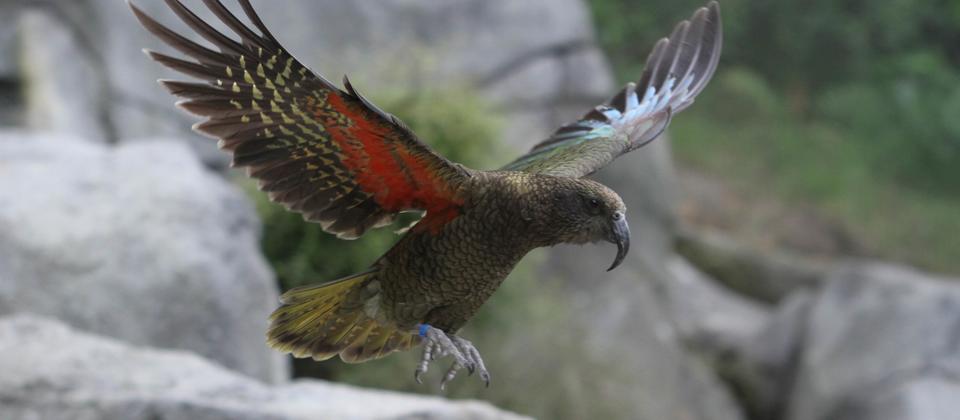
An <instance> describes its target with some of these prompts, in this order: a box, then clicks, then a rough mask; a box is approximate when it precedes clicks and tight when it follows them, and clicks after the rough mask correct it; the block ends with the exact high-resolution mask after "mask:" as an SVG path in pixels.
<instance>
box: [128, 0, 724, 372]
mask: <svg viewBox="0 0 960 420" xmlns="http://www.w3.org/2000/svg"><path fill="white" fill-rule="evenodd" d="M164 1H165V2H166V4H167V5H168V6H169V7H170V8H171V9H172V10H173V12H174V13H175V14H176V15H177V16H178V17H179V18H180V19H181V20H183V21H184V22H185V23H186V24H187V25H188V26H189V27H190V28H191V29H192V30H193V31H195V32H196V33H197V34H199V35H200V36H201V37H203V38H204V39H206V40H207V41H209V42H210V43H211V44H213V45H214V46H215V48H216V49H211V48H208V47H206V46H203V45H201V44H198V43H196V42H194V41H191V40H190V39H188V38H185V37H183V36H181V35H179V34H177V33H176V32H174V31H172V30H170V29H168V28H167V27H165V26H164V25H162V24H160V23H159V22H157V21H156V20H154V19H153V18H151V17H150V16H148V15H147V14H145V13H144V12H143V11H141V10H140V9H138V8H137V7H136V6H134V5H133V4H131V8H132V9H133V12H134V14H135V15H136V17H137V19H138V20H139V21H140V23H142V24H143V26H144V27H145V28H146V29H147V30H149V31H150V32H151V33H153V34H154V35H155V36H157V37H158V38H160V39H161V40H162V41H164V42H165V43H166V44H168V45H170V46H171V47H173V48H174V49H176V50H177V51H179V52H180V53H181V54H183V55H185V56H186V57H187V58H188V59H183V58H177V57H173V56H170V55H166V54H162V53H158V52H153V51H148V52H147V53H148V55H149V56H150V57H151V58H153V59H154V60H156V61H158V62H159V63H161V64H163V65H165V66H167V67H170V68H172V69H174V70H177V71H179V72H181V73H184V74H186V75H189V76H193V77H196V78H198V79H201V80H202V81H203V82H201V83H193V82H181V81H167V80H163V81H161V83H162V84H163V86H164V87H166V88H167V89H168V90H169V91H170V92H171V93H173V94H174V95H176V96H179V97H180V98H182V99H183V100H181V101H180V102H178V103H177V105H178V106H180V107H181V108H183V109H185V110H187V111H190V112H191V113H194V114H197V115H200V116H203V117H206V119H205V120H204V121H202V122H200V123H198V124H197V125H195V126H194V129H195V130H197V131H199V132H201V133H203V134H206V135H209V136H212V137H215V138H217V139H219V146H220V148H221V149H223V150H226V151H227V152H229V153H230V154H231V155H232V158H233V160H232V164H233V165H234V166H239V167H246V168H247V172H248V174H249V175H250V176H252V177H254V178H256V179H258V180H259V187H260V188H261V189H262V190H263V191H266V192H267V193H268V195H269V197H270V199H271V200H273V201H276V202H278V203H281V204H283V205H284V206H286V207H287V208H288V209H290V210H292V211H296V212H299V213H302V214H303V216H304V218H305V219H307V220H309V221H313V222H317V223H320V224H321V226H322V227H323V229H324V230H325V231H327V232H330V233H332V234H336V235H337V236H339V237H341V238H357V237H359V236H361V235H363V233H364V232H366V231H367V230H368V229H371V228H376V227H379V226H383V225H387V224H390V223H392V222H393V221H394V220H395V218H396V216H397V214H398V213H400V212H402V211H409V210H420V211H424V212H425V215H424V217H423V219H422V220H420V221H419V222H418V223H417V224H416V225H415V226H414V227H413V228H412V229H410V230H409V231H408V232H407V233H406V234H405V235H404V236H403V237H402V238H401V239H400V240H399V241H398V242H397V244H396V245H394V246H393V248H391V249H390V250H389V251H387V253H386V254H384V255H383V256H382V257H380V258H379V259H378V260H377V261H376V262H374V263H373V265H372V266H371V267H370V269H369V270H367V271H364V272H362V273H359V274H356V275H353V276H349V277H347V278H344V279H340V280H337V281H334V282H330V283H326V284H320V285H316V286H307V287H303V288H298V289H293V290H290V291H288V292H287V293H285V294H284V295H283V296H281V306H280V307H279V308H278V309H277V310H276V311H275V312H274V313H273V315H272V316H271V322H272V323H271V326H270V328H269V331H268V332H267V337H268V342H269V344H270V345H271V346H273V347H274V348H276V349H278V350H280V351H284V352H289V353H292V354H293V355H294V356H296V357H312V358H314V359H316V360H324V359H328V358H331V357H333V356H336V355H339V356H340V357H341V358H342V359H343V360H345V361H347V362H362V361H366V360H371V359H376V358H379V357H383V356H386V355H387V354H390V353H392V352H395V351H400V350H407V349H410V348H412V347H414V346H417V345H421V344H423V345H424V351H423V356H422V358H421V362H420V365H419V366H418V368H417V370H416V372H415V373H416V378H417V380H418V381H419V380H420V375H421V374H422V373H423V372H425V371H426V370H427V367H428V364H429V363H430V362H431V361H433V360H435V359H437V358H439V357H443V356H452V357H453V359H454V362H453V365H452V366H451V367H450V369H449V370H448V371H447V373H446V374H445V375H444V379H443V382H442V383H446V382H447V381H449V380H451V379H453V378H454V376H455V375H456V374H457V372H458V371H459V370H461V369H463V368H466V369H468V370H469V371H470V372H474V371H476V372H478V373H479V375H480V377H481V378H482V379H483V380H484V381H486V382H487V384H489V381H490V375H489V373H488V372H487V369H486V367H485V366H484V364H483V359H482V358H481V357H480V353H479V352H478V351H477V349H476V347H474V346H473V344H471V343H470V342H469V341H467V340H466V339H464V338H462V337H460V336H459V335H457V332H458V331H459V330H460V328H461V327H463V325H464V324H465V323H466V322H467V321H468V320H469V319H470V318H471V317H473V315H474V314H475V313H476V311H477V310H478V309H479V308H480V306H481V305H482V304H483V303H484V302H485V301H486V300H487V298H489V297H490V295H491V294H492V293H493V292H494V291H495V290H496V289H497V288H498V287H499V286H500V283H501V282H502V281H503V280H504V279H505V278H506V277H507V275H508V274H509V273H510V271H511V270H512V269H513V267H514V266H515V265H516V264H517V262H519V261H520V259H521V258H523V256H524V255H526V254H527V253H528V252H529V251H531V250H533V249H535V248H538V247H545V246H552V245H556V244H559V243H581V244H582V243H588V242H597V241H610V242H612V243H615V244H617V247H618V251H617V257H616V259H615V260H614V263H613V265H612V266H611V267H610V268H609V269H611V270H612V269H613V268H615V267H616V266H617V265H619V264H620V263H621V262H622V261H623V259H624V258H625V256H626V254H627V251H628V249H629V245H630V230H629V228H628V225H627V221H626V218H625V211H626V208H625V206H624V204H623V201H622V200H621V199H620V197H619V196H618V195H617V194H616V193H615V192H613V191H612V190H610V189H609V188H607V187H605V186H603V185H601V184H599V183H597V182H595V181H592V180H589V179H585V178H583V177H584V176H586V175H589V174H591V173H593V172H594V171H596V170H598V169H600V168H602V167H603V166H604V165H606V164H607V163H609V162H611V161H612V160H613V159H615V158H617V157H618V156H620V155H622V154H624V153H627V152H630V151H632V150H635V149H637V148H639V147H641V146H643V145H644V144H646V143H648V142H650V141H652V140H653V139H655V138H656V137H657V136H658V135H659V134H660V133H661V132H663V130H664V129H665V128H666V126H667V125H668V124H669V122H670V118H671V117H672V116H673V115H674V114H676V113H677V112H679V111H681V110H683V109H684V108H686V107H687V106H689V105H690V104H691V103H692V102H693V99H694V97H696V95H697V94H698V93H700V91H701V90H703V88H704V87H705V86H706V84H707V82H708V81H709V80H710V78H711V76H712V75H713V72H714V70H715V69H716V66H717V61H718V60H719V57H720V46H721V43H722V42H721V41H722V35H721V33H722V31H721V24H720V10H719V5H718V4H717V3H716V2H715V1H713V2H710V3H709V4H708V5H707V6H706V7H703V8H700V9H698V10H697V11H696V13H694V15H693V17H691V18H690V20H685V21H683V22H681V23H680V24H679V25H677V26H676V28H675V29H674V31H673V33H671V35H670V36H669V37H668V38H663V39H661V40H659V41H658V42H657V43H656V44H655V46H654V48H653V51H652V52H651V53H650V56H649V57H648V59H647V64H646V67H645V69H644V71H643V73H642V75H641V77H640V80H639V81H638V82H636V83H629V84H627V86H626V87H625V88H624V89H623V90H621V91H620V92H619V93H618V94H617V95H616V96H614V97H613V98H612V99H610V100H609V101H608V102H606V103H605V104H603V105H600V106H597V107H596V108H594V109H593V110H590V111H589V112H588V113H587V114H586V115H584V116H583V117H582V118H581V119H580V120H578V121H576V122H574V123H571V124H568V125H565V126H563V127H561V128H560V129H559V130H557V131H556V132H555V133H554V134H553V135H552V136H550V137H549V138H548V139H547V140H544V141H543V142H541V143H539V144H537V145H536V146H535V147H534V148H533V149H532V150H531V151H530V152H529V153H527V154H526V155H524V156H522V157H520V158H519V159H517V160H516V161H514V162H513V163H511V164H509V165H507V166H506V167H504V168H503V169H501V170H497V171H479V170H474V169H469V168H466V167H464V166H462V165H459V164H457V163H454V162H450V161H448V160H447V159H444V158H443V157H442V156H440V155H438V154H437V153H435V152H434V151H433V150H431V149H430V147H429V146H427V145H426V144H425V143H423V142H421V141H420V140H419V139H418V138H417V136H416V135H415V134H414V133H413V132H412V131H411V130H410V129H409V128H407V127H406V126H405V125H404V124H403V123H402V122H401V121H399V120H398V119H397V118H396V117H394V116H392V115H390V114H388V113H386V112H384V111H383V110H381V109H379V108H377V107H376V106H375V105H373V104H372V103H370V102H369V101H367V100H366V99H365V98H364V97H363V96H361V95H360V94H359V93H358V92H357V90H356V89H354V87H353V86H352V85H351V84H350V82H349V80H347V79H346V78H344V89H340V88H338V87H336V86H335V85H333V84H332V83H330V82H329V81H327V80H326V79H324V78H323V77H321V76H319V75H317V74H315V73H313V72H311V71H310V70H309V69H307V67H305V66H304V65H303V64H301V63H300V62H298V61H297V60H296V59H295V58H294V57H293V56H292V55H291V54H290V53H289V52H288V51H286V50H284V49H283V47H282V46H281V45H280V43H279V42H278V41H277V39H276V38H275V37H274V36H273V35H272V34H271V33H270V31H269V30H268V29H267V28H266V26H265V25H264V23H263V22H262V21H261V20H260V18H259V17H258V16H257V14H256V12H255V11H254V9H253V7H252V6H251V4H250V2H249V0H238V2H239V3H240V6H241V8H242V10H243V12H244V14H245V15H246V17H247V19H248V20H249V23H250V24H252V27H251V26H250V25H249V24H247V23H244V22H242V21H241V20H240V19H239V18H238V17H237V16H235V15H234V14H233V13H232V12H231V11H230V10H228V9H227V8H226V7H225V6H224V5H223V4H222V3H221V2H220V1H219V0H203V3H204V5H205V6H206V7H207V8H209V9H210V10H211V11H212V12H213V13H214V15H215V16H216V17H217V18H218V19H219V20H221V21H222V22H223V23H224V24H225V25H226V26H227V27H228V28H230V30H231V31H233V32H234V33H235V35H236V39H235V38H233V37H230V36H227V35H225V34H223V33H221V32H219V31H217V30H216V29H214V28H213V27H212V26H210V25H209V24H208V23H206V22H204V21H203V20H202V19H200V18H199V17H197V16H196V15H195V14H194V13H193V12H192V11H190V9H188V8H186V7H185V6H184V5H183V4H182V3H180V1H178V0H164Z"/></svg>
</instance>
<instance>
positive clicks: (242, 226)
mask: <svg viewBox="0 0 960 420" xmlns="http://www.w3.org/2000/svg"><path fill="white" fill-rule="evenodd" d="M0 184H2V186H3V187H2V188H0V314H10V313H16V312H32V313H37V314H43V315H47V316H52V317H56V318H59V319H62V320H64V321H65V322H67V323H69V324H70V325H72V326H74V327H77V328H81V329H84V330H88V331H93V332H96V333H99V334H103V335H107V336H111V337H117V338H121V339H124V340H126V341H128V342H131V343H135V344H141V345H152V346H158V347H168V348H177V349H185V350H192V351H195V352H197V353H200V354H202V355H204V356H206V357H209V358H211V359H213V360H216V361H218V362H219V363H221V364H223V365H224V366H227V367H229V368H232V369H235V370H237V371H240V372H242V373H246V374H248V375H251V376H253V377H256V378H259V379H262V380H266V381H279V380H282V379H284V378H286V377H287V376H288V369H287V366H286V361H285V360H284V359H283V358H282V357H281V356H280V355H279V353H276V352H272V351H270V350H269V349H268V348H267V347H266V345H265V344H264V331H265V329H266V327H267V316H268V315H269V313H270V311H271V310H272V309H273V307H274V306H275V304H276V300H277V294H278V292H277V287H276V284H275V282H274V279H273V275H272V273H271V272H270V270H269V268H268V267H267V265H266V263H265V261H264V259H263V257H262V256H261V254H260V252H259V248H258V237H259V229H260V225H259V222H258V221H257V219H256V217H255V214H254V212H253V209H252V206H251V205H250V204H249V203H248V202H247V200H246V199H245V197H244V196H243V194H242V193H241V192H240V191H239V190H237V189H236V188H235V187H232V186H231V185H229V184H228V183H227V182H225V181H224V180H223V179H222V178H220V177H219V176H216V175H214V174H212V173H208V172H207V171H206V170H205V169H203V167H202V166H201V165H200V164H199V162H198V161H197V159H196V157H194V155H193V154H192V153H190V151H189V150H187V148H186V147H185V146H183V145H182V143H178V142H171V141H157V142H143V143H134V144H129V145H124V146H121V147H118V148H115V149H114V148H108V147H104V146H100V145H96V144H93V143H87V142H83V141H79V140H77V139H74V138H69V137H65V136H60V137H51V136H44V135H27V134H24V133H15V132H2V133H0Z"/></svg>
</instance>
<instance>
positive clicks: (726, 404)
mask: <svg viewBox="0 0 960 420" xmlns="http://www.w3.org/2000/svg"><path fill="white" fill-rule="evenodd" d="M603 268H604V267H595V269H596V270H597V271H599V272H602V270H603ZM605 277H607V278H603V279H596V280H595V281H596V282H598V284H597V285H596V287H595V288H594V289H593V290H581V291H578V292H576V293H575V294H574V297H575V299H576V300H575V304H574V308H575V310H574V313H576V314H577V317H578V318H579V319H580V320H581V321H580V322H583V326H582V327H579V328H582V330H578V331H582V332H581V334H580V335H579V337H578V339H579V340H582V341H583V343H584V347H585V349H584V351H581V352H578V361H577V363H576V364H577V365H580V366H579V367H577V368H576V369H580V370H581V371H583V373H582V374H581V375H582V376H586V375H595V374H597V373H602V374H603V375H604V376H603V382H602V383H601V384H600V386H601V387H602V388H601V389H604V394H605V395H604V399H605V400H606V401H605V402H606V403H607V404H610V405H612V406H614V407H618V408H619V411H618V412H617V414H615V415H613V417H618V416H622V417H624V418H633V419H650V420H654V419H696V420H737V419H743V418H744V417H743V412H742V410H741V409H740V407H739V406H738V404H737V402H736V400H735V399H734V398H733V396H732V395H731V394H730V392H729V391H728V390H727V388H726V386H725V385H724V384H723V383H722V382H721V381H720V380H719V378H718V377H717V375H716V374H715V373H714V372H713V370H712V369H711V367H710V366H709V365H708V364H707V362H706V361H705V360H704V358H702V357H698V356H696V355H694V354H693V353H691V352H690V351H689V350H688V348H687V346H686V344H685V342H684V341H685V340H684V337H682V335H681V331H680V330H678V326H677V325H676V324H675V323H674V320H673V319H671V317H670V310H671V308H670V305H669V304H668V303H666V299H665V296H664V295H663V294H662V291H660V290H657V285H656V284H653V283H651V282H649V281H644V280H638V278H637V276H636V273H635V272H634V273H631V272H626V271H625V272H623V273H618V274H614V275H613V276H605ZM641 278H643V277H641ZM600 282H602V283H600ZM599 367H603V368H605V370H604V369H602V368H599ZM566 370H571V368H566ZM580 417H581V418H584V417H590V413H584V416H580ZM573 418H576V417H573Z"/></svg>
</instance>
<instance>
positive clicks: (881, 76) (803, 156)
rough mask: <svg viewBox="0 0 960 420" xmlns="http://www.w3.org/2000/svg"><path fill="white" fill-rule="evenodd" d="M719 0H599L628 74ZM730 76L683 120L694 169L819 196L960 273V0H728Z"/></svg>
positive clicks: (604, 26) (844, 216)
mask: <svg viewBox="0 0 960 420" xmlns="http://www.w3.org/2000/svg"><path fill="white" fill-rule="evenodd" d="M704 3H705V0H679V1H677V0H651V1H648V2H645V3H644V4H643V7H639V6H638V5H637V4H636V3H635V2H633V1H630V0H590V4H591V6H592V9H593V12H594V16H595V18H596V21H597V27H598V32H599V39H600V41H601V43H602V44H603V47H604V48H605V49H606V50H607V52H608V53H609V55H610V56H611V57H612V59H613V62H614V64H615V69H616V70H617V73H618V77H619V78H620V79H621V80H623V81H627V80H633V79H636V78H637V77H638V76H639V71H640V69H641V68H642V63H643V61H644V60H645V59H646V54H647V48H649V46H650V45H652V43H653V40H655V39H656V38H659V37H661V36H663V35H664V34H666V33H668V32H669V30H670V29H671V25H673V24H675V22H676V20H677V19H679V18H682V17H686V16H688V15H689V13H690V12H691V11H692V10H694V9H695V8H696V7H698V6H700V5H702V4H704ZM722 6H723V10H722V13H723V17H724V37H725V38H724V52H723V57H722V59H721V63H720V67H719V70H718V74H717V76H716V80H714V82H713V83H711V85H710V87H709V88H708V89H707V90H706V91H705V92H704V94H703V95H702V96H701V98H699V99H698V101H697V104H696V105H695V106H693V107H692V108H690V110H689V111H687V112H685V113H684V114H683V115H682V117H680V118H677V119H676V120H675V121H674V123H673V125H672V128H673V132H674V139H675V140H676V141H675V142H674V147H675V150H676V152H677V155H678V157H679V158H680V159H681V160H682V161H683V162H686V163H687V164H692V165H695V166H699V167H701V168H705V169H707V170H708V171H711V172H715V173H722V174H725V176H726V177H727V178H728V179H730V180H732V181H734V182H735V183H736V184H739V186H740V187H742V188H745V189H747V190H752V191H757V192H762V193H774V194H778V195H780V196H781V197H782V198H783V199H784V200H787V201H791V200H792V201H804V202H811V203H813V204H814V205H816V206H817V207H819V208H821V209H823V210H825V211H827V212H829V213H832V214H834V215H836V216H838V217H839V218H840V219H841V220H843V221H845V222H846V223H847V225H848V226H847V227H848V228H849V229H850V230H851V231H853V232H855V233H857V234H858V235H859V237H860V238H861V239H862V240H865V241H866V242H867V245H868V247H869V248H870V249H871V250H872V251H874V252H876V253H877V254H879V255H880V256H885V257H891V258H898V259H902V260H906V261H908V262H912V263H915V264H918V265H921V266H923V267H927V268H931V269H938V270H945V271H953V272H960V262H958V261H957V260H956V257H955V250H956V249H958V245H960V244H958V241H957V239H956V235H955V234H952V233H951V232H953V231H955V228H952V226H953V225H955V224H956V221H955V220H956V216H955V210H952V211H951V210H950V208H951V207H954V208H956V207H955V206H957V205H960V3H957V2H953V1H948V0H933V1H920V0H891V1H884V2H872V1H867V0H841V1H835V0H811V1H803V2H801V1H796V0H772V1H746V0H726V1H723V2H722Z"/></svg>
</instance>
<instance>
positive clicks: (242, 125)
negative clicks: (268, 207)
mask: <svg viewBox="0 0 960 420" xmlns="http://www.w3.org/2000/svg"><path fill="white" fill-rule="evenodd" d="M238 1H239V3H240V6H241V8H242V9H243V11H244V14H246V17H247V19H248V20H249V21H250V22H251V23H252V24H253V27H254V28H255V29H256V30H254V28H251V27H249V26H248V25H246V24H244V23H243V22H242V21H241V20H240V19H239V18H237V16H235V15H234V14H233V13H231V12H230V11H229V10H228V9H227V8H226V7H225V6H224V5H223V3H221V2H220V0H203V3H204V5H205V6H206V7H207V8H208V9H210V10H211V11H212V12H213V14H214V15H215V16H216V17H217V18H218V19H219V20H220V21H222V22H223V23H224V24H225V25H226V26H227V27H228V28H229V29H230V31H232V32H233V33H234V34H235V35H236V36H238V37H239V40H235V39H233V38H231V37H230V36H227V35H225V34H223V33H221V32H219V31H218V30H216V29H215V28H214V27H212V26H211V25H210V24H208V23H207V22H205V21H204V20H203V19H201V18H200V17H198V16H197V15H196V14H195V13H193V12H192V11H191V10H190V9H188V8H187V7H186V6H184V5H183V4H182V3H181V2H180V0H164V2H165V3H166V4H167V6H168V7H170V9H171V10H173V12H174V14H176V15H177V17H179V18H180V20H182V21H183V22H184V23H186V24H187V26H188V27H189V28H190V29H192V30H193V31H194V32H196V33H197V34H198V35H200V36H201V37H202V38H204V39H205V40H207V41H209V42H210V43H211V44H212V45H213V46H214V47H216V48H217V50H214V49H211V48H208V47H205V46H202V45H200V44H197V43H196V42H194V41H192V40H190V39H188V38H186V37H184V36H182V35H180V34H178V33H176V32H174V31H172V30H170V29H169V28H167V27H166V26H164V25H162V24H160V23H159V22H157V21H156V20H155V19H153V18H151V17H150V16H148V15H146V14H145V13H143V11H141V10H140V9H139V8H137V7H136V6H134V5H133V4H130V7H131V9H132V10H133V13H134V15H135V16H136V17H137V19H138V20H139V21H140V22H141V23H142V24H143V26H144V27H145V28H146V29H147V30H148V31H150V32H151V33H153V34H154V35H155V36H157V37H158V38H159V39H160V40H162V41H164V42H165V43H166V44H168V45H170V46H171V47H173V48H174V49H175V50H177V51H179V52H180V53H182V54H183V55H185V56H187V57H188V58H189V60H188V59H182V58H177V57H173V56H170V55H166V54H162V53H157V52H153V51H147V54H148V55H149V56H150V57H151V58H152V59H154V60H156V61H157V62H159V63H160V64H163V65H165V66H167V67H169V68H171V69H173V70H176V71H178V72H181V73H183V74H186V75H188V76H192V77H195V78H198V79H200V80H202V81H204V82H206V83H197V82H183V81H169V80H162V81H161V84H162V85H163V86H164V87H165V88H166V89H167V90H169V91H170V92H171V93H172V94H174V95H176V96H178V97H180V98H182V100H181V101H180V102H178V103H177V105H178V106H179V107H180V108H183V109H184V110H186V111H189V112H191V113H193V114H196V115H199V116H202V117H206V119H205V120H203V121H201V122H200V123H198V124H196V125H194V129H195V130H196V131H198V132H200V133H203V134H206V135H209V136H212V137H215V138H218V139H219V140H220V142H219V146H220V148H221V149H224V150H226V151H228V152H230V153H231V154H232V155H233V162H232V163H233V165H234V166H241V167H246V168H247V171H248V174H249V175H250V176H252V177H254V178H257V179H259V186H260V188H261V189H262V190H264V191H267V192H268V196H269V197H270V198H271V199H272V200H274V201H277V202H279V203H282V204H283V205H285V206H287V208H289V209H291V210H293V211H298V212H300V213H303V216H304V218H305V219H307V220H310V221H315V222H318V223H320V224H321V226H323V228H324V230H326V231H328V232H331V233H336V234H337V235H338V236H340V237H344V238H355V237H358V236H360V235H362V234H363V233H364V232H365V231H366V230H367V229H369V228H372V227H377V226H382V225H384V224H387V223H390V222H391V221H393V220H394V218H395V216H396V214H397V213H399V212H401V211H408V210H426V212H427V216H426V217H427V219H428V220H429V221H430V223H428V224H425V226H430V227H438V226H442V225H443V223H445V222H447V221H449V220H450V219H451V218H453V217H456V216H457V215H458V214H459V213H458V212H459V208H460V206H461V205H462V204H463V200H462V199H461V197H460V195H459V187H460V185H461V184H462V183H463V182H464V181H465V180H466V179H467V178H469V177H470V174H471V172H470V171H469V170H467V169H465V168H463V167H462V166H460V165H457V164H454V163H452V162H449V161H447V160H446V159H444V158H443V157H441V156H439V155H437V154H436V153H434V152H433V151H432V150H431V149H430V148H429V147H428V146H427V145H425V144H424V143H422V142H421V141H420V140H419V139H417V137H416V135H414V133H413V132H412V131H410V129H409V128H407V127H406V126H405V125H403V123H401V122H400V121H399V120H398V119H397V118H396V117H394V116H392V115H390V114H388V113H386V112H384V111H383V110H381V109H380V108H378V107H376V106H375V105H373V104H372V103H371V102H370V101H368V100H367V99H366V98H364V97H363V96H361V95H360V94H359V92H357V90H356V89H355V88H354V86H353V85H352V84H351V83H350V81H349V80H347V79H346V78H344V85H345V88H346V90H345V91H344V90H341V89H338V88H337V87H335V86H333V85H332V84H331V83H330V82H329V81H327V80H326V79H324V78H323V77H321V76H319V75H317V74H314V73H313V72H311V71H310V70H309V69H307V68H306V67H305V66H303V65H302V64H301V63H300V62H299V61H297V60H296V59H295V58H294V57H293V56H291V55H290V54H289V53H287V52H286V51H284V49H283V47H282V46H281V45H280V43H279V42H277V40H276V38H274V36H273V35H272V34H270V32H269V31H268V30H267V28H266V25H264V24H263V22H262V21H261V20H260V18H259V16H257V14H256V12H255V11H254V10H253V7H252V6H251V5H250V2H249V0H238ZM258 32H259V33H258Z"/></svg>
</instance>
